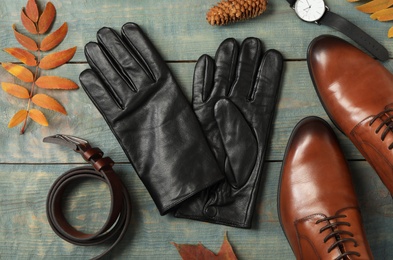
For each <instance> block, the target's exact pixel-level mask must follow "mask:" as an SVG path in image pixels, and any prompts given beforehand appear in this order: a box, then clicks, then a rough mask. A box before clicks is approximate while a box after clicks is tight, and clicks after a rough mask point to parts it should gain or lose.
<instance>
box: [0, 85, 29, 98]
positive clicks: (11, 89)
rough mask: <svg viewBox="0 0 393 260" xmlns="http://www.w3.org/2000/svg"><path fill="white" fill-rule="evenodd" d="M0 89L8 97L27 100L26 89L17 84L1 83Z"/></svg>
mask: <svg viewBox="0 0 393 260" xmlns="http://www.w3.org/2000/svg"><path fill="white" fill-rule="evenodd" d="M1 87H2V89H3V90H4V91H5V92H7V93H8V94H10V95H13V96H15V97H18V98H29V97H30V94H29V91H28V90H27V88H24V87H22V86H19V85H17V84H13V83H8V82H1Z"/></svg>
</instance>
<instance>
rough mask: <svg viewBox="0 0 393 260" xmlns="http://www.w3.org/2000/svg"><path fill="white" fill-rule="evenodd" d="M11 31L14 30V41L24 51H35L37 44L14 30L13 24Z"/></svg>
mask: <svg viewBox="0 0 393 260" xmlns="http://www.w3.org/2000/svg"><path fill="white" fill-rule="evenodd" d="M12 29H13V30H14V35H15V38H16V40H17V41H18V42H19V43H20V44H21V45H22V46H23V47H25V48H26V49H28V50H31V51H37V50H38V46H37V43H36V42H35V41H34V40H33V39H31V38H30V37H27V36H25V35H23V34H21V33H20V32H18V31H17V30H16V26H15V24H13V25H12Z"/></svg>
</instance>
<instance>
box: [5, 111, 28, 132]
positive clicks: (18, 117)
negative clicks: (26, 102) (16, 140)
mask: <svg viewBox="0 0 393 260" xmlns="http://www.w3.org/2000/svg"><path fill="white" fill-rule="evenodd" d="M26 117H27V110H25V109H22V110H19V111H18V112H16V114H15V115H14V116H13V117H12V118H11V120H10V122H9V123H8V128H12V127H14V126H17V125H19V124H20V123H22V122H23V121H24V120H25V119H26Z"/></svg>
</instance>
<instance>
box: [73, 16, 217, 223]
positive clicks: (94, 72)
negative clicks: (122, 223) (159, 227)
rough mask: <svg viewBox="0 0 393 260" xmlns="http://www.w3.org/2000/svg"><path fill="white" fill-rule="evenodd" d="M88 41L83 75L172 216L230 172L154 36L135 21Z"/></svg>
mask: <svg viewBox="0 0 393 260" xmlns="http://www.w3.org/2000/svg"><path fill="white" fill-rule="evenodd" d="M97 41H98V42H90V43H88V44H87V45H86V46H85V55H86V59H87V61H88V63H89V65H90V67H91V69H87V70H85V71H83V72H82V73H81V75H80V82H81V85H82V87H83V88H84V90H85V91H86V93H87V95H88V96H89V97H90V99H91V100H92V102H93V103H94V105H95V106H96V107H97V108H98V110H99V111H100V112H101V114H102V116H103V117H104V118H105V120H106V122H107V123H108V125H109V127H110V129H111V130H112V132H113V134H114V135H115V136H116V138H117V140H118V141H119V143H120V145H121V147H122V148H123V150H124V152H125V154H126V155H127V157H128V158H129V160H130V162H131V163H132V165H133V167H134V169H135V171H136V172H137V174H138V175H139V177H140V179H141V180H142V182H143V183H144V185H145V186H146V189H147V190H148V191H149V193H150V195H151V197H152V198H153V200H154V202H155V204H156V206H157V208H158V210H159V212H160V214H162V215H163V214H166V213H167V212H168V211H169V210H170V209H172V208H173V207H175V206H177V205H178V204H179V203H180V202H182V201H184V200H186V199H187V198H189V197H191V196H192V195H194V194H196V193H197V192H199V191H201V190H203V189H205V188H206V187H208V186H210V185H212V184H215V183H216V182H217V181H219V180H221V179H222V178H223V175H222V173H221V172H220V170H219V168H218V166H217V163H216V161H215V159H214V156H213V154H212V152H211V150H210V149H209V147H208V144H207V141H206V138H205V137H204V135H203V132H202V129H201V127H200V125H199V123H198V120H197V118H196V116H195V114H194V113H193V110H192V108H191V106H190V104H189V102H188V101H187V99H186V98H185V96H184V95H183V93H182V92H181V90H180V88H179V86H178V84H177V83H176V81H175V79H174V77H173V75H172V74H171V71H170V70H169V68H168V67H167V64H166V63H165V61H164V60H163V59H162V58H161V56H160V54H159V53H158V51H157V50H156V49H155V47H154V46H153V44H152V43H151V41H150V40H149V38H148V37H147V36H146V35H145V34H144V32H143V31H142V29H141V28H140V27H139V26H138V25H137V24H135V23H127V24H125V25H123V27H122V29H121V35H119V34H118V33H117V32H116V31H115V30H113V29H111V28H107V27H104V28H102V29H100V30H99V31H98V32H97Z"/></svg>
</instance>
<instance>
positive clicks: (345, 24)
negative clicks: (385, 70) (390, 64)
mask: <svg viewBox="0 0 393 260" xmlns="http://www.w3.org/2000/svg"><path fill="white" fill-rule="evenodd" d="M318 22H319V23H320V24H323V25H327V26H330V27H332V28H334V29H336V30H337V31H339V32H342V33H343V34H345V35H346V36H348V37H349V38H351V39H352V40H354V41H355V42H356V43H357V44H359V45H360V46H362V47H363V48H364V49H366V50H367V51H368V52H370V53H371V54H372V55H374V56H375V57H376V58H377V59H378V60H380V61H386V60H388V59H389V52H388V50H387V49H386V48H385V47H384V46H382V45H381V44H380V43H379V42H377V41H376V40H375V39H374V38H372V37H371V36H370V35H368V34H367V33H366V32H365V31H363V30H362V29H360V28H359V27H357V26H356V25H354V24H353V23H351V22H350V21H348V20H347V19H345V18H343V17H341V16H340V15H338V14H336V13H333V12H330V11H326V12H325V14H324V15H323V16H322V18H321V19H320V20H319V21H318Z"/></svg>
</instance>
